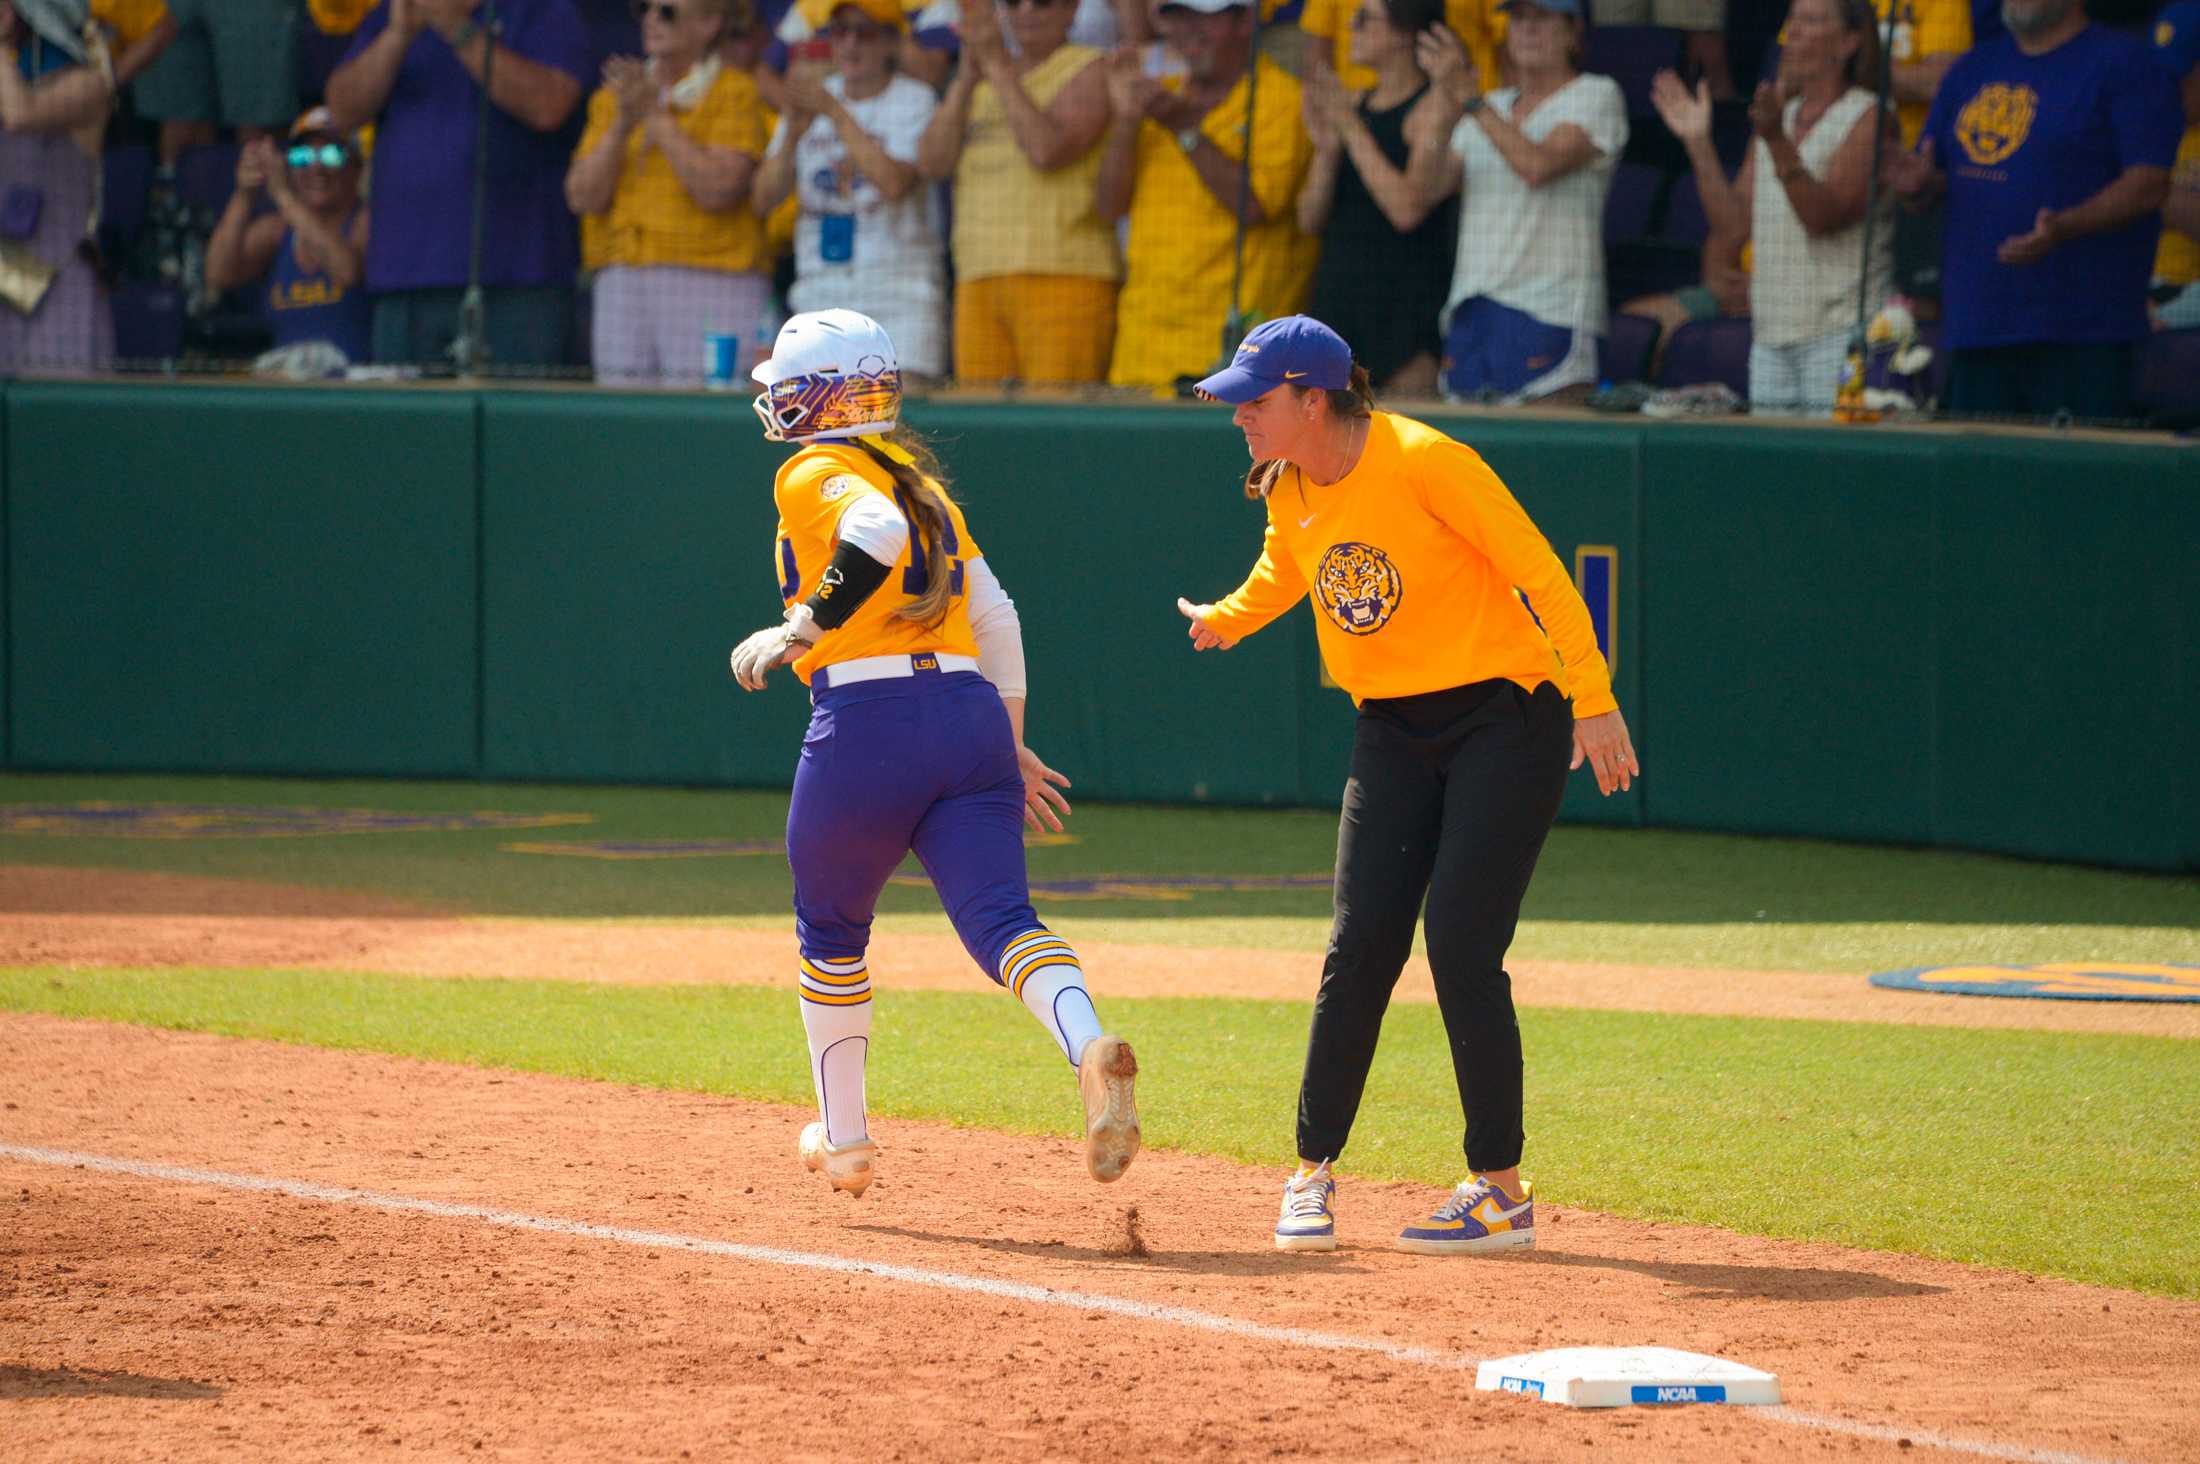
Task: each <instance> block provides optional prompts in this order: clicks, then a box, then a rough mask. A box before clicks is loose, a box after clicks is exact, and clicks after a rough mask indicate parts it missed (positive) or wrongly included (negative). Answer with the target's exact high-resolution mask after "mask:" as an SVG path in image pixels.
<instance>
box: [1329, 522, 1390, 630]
mask: <svg viewBox="0 0 2200 1464" xmlns="http://www.w3.org/2000/svg"><path fill="white" fill-rule="evenodd" d="M1314 596H1315V598H1316V599H1318V600H1320V601H1321V607H1322V609H1323V610H1325V611H1327V612H1328V615H1329V618H1330V619H1331V620H1334V621H1335V622H1337V628H1338V629H1340V630H1342V631H1343V632H1344V633H1345V634H1346V635H1373V634H1374V633H1375V632H1376V631H1378V630H1381V629H1382V628H1383V627H1384V626H1385V625H1388V624H1389V623H1390V617H1391V616H1393V615H1395V614H1397V613H1398V606H1399V604H1400V602H1402V601H1403V600H1404V599H1405V597H1406V586H1405V581H1404V579H1402V578H1401V577H1400V576H1399V574H1398V566H1397V565H1395V564H1392V563H1391V562H1390V556H1389V555H1388V554H1385V553H1384V552H1383V551H1382V550H1380V549H1378V548H1376V547H1375V546H1374V545H1373V544H1332V545H1330V546H1329V552H1328V553H1327V554H1324V555H1323V556H1322V562H1321V565H1320V567H1319V568H1317V569H1316V570H1315V571H1314Z"/></svg>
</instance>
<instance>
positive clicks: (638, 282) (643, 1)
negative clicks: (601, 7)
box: [565, 0, 771, 386]
mask: <svg viewBox="0 0 2200 1464" xmlns="http://www.w3.org/2000/svg"><path fill="white" fill-rule="evenodd" d="M746 3H747V0H637V3H636V5H635V7H634V8H635V10H636V12H637V13H638V15H639V17H640V20H641V30H642V50H643V52H644V56H643V57H641V58H637V57H633V56H614V57H612V58H611V59H610V60H608V61H606V62H605V63H604V69H603V85H602V86H601V87H599V88H598V89H597V91H596V94H595V95H594V96H593V97H591V98H590V99H589V103H588V128H587V131H586V132H584V133H583V134H582V136H581V141H580V146H579V147H578V148H576V149H575V150H574V153H573V165H572V167H571V168H570V169H569V170H568V171H567V172H566V175H565V198H566V202H567V203H569V204H570V205H572V208H573V211H574V212H575V213H577V214H580V215H582V216H584V217H588V218H593V219H600V220H602V221H603V234H602V236H601V246H600V247H601V251H602V252H601V260H600V264H601V267H600V268H599V269H598V270H597V272H596V276H595V284H594V287H593V289H592V291H591V302H590V304H591V309H592V310H593V312H594V328H593V330H592V332H591V346H590V354H591V357H592V362H591V364H593V365H594V367H595V369H596V379H597V380H598V381H601V382H608V383H613V384H628V385H647V384H659V385H676V386H691V385H697V384H700V383H701V381H702V379H703V338H704V337H705V336H706V335H710V334H730V335H731V336H733V337H734V338H735V339H736V340H751V339H754V338H755V336H756V334H757V325H758V322H759V320H760V319H761V318H762V317H763V314H764V312H765V311H766V309H767V308H768V306H769V300H770V295H771V279H770V275H769V269H770V259H769V255H768V252H767V247H766V244H765V240H764V223H763V220H761V219H759V218H758V217H757V216H756V215H755V214H754V213H752V212H750V210H749V207H748V199H749V184H750V182H751V181H752V180H753V179H754V177H755V175H756V165H757V160H758V159H759V158H761V157H762V156H763V153H764V140H765V132H764V103H763V99H762V97H760V96H759V95H758V93H757V90H756V83H755V82H754V81H753V80H751V79H750V78H749V76H748V74H747V73H746V72H743V71H740V70H738V69H736V68H734V67H731V66H728V65H726V64H725V63H724V62H723V61H722V60H720V58H719V55H718V45H719V41H720V40H721V39H722V37H723V35H724V33H725V31H726V28H727V24H728V20H729V16H730V14H731V12H732V11H733V10H734V9H736V8H745V6H746Z"/></svg>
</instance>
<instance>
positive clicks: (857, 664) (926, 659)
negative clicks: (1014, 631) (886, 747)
mask: <svg viewBox="0 0 2200 1464" xmlns="http://www.w3.org/2000/svg"><path fill="white" fill-rule="evenodd" d="M977 669H978V658H977V657H976V656H951V655H949V654H948V653H947V652H945V651H920V652H918V653H917V654H916V655H913V656H858V657H856V658H855V659H854V660H852V661H835V662H833V664H832V665H830V666H821V667H819V668H818V669H817V671H816V672H814V673H813V674H812V675H811V677H810V690H812V691H823V690H825V689H826V688H827V687H832V686H853V685H855V684H856V683H857V682H858V681H883V680H885V679H886V678H887V677H889V676H916V675H919V674H926V673H930V672H934V671H975V670H977Z"/></svg>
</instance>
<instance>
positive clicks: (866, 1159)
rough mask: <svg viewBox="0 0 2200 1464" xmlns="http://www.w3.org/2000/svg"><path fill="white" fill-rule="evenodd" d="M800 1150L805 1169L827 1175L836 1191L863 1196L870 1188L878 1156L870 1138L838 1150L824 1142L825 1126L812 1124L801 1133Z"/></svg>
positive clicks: (842, 1146) (843, 1146)
mask: <svg viewBox="0 0 2200 1464" xmlns="http://www.w3.org/2000/svg"><path fill="white" fill-rule="evenodd" d="M799 1148H800V1151H801V1154H802V1166H803V1168H805V1169H808V1170H811V1171H813V1172H815V1173H818V1174H822V1175H824V1176H825V1178H826V1179H828V1180H830V1181H831V1182H832V1186H833V1188H834V1189H836V1190H839V1191H841V1192H842V1193H843V1194H847V1195H854V1196H861V1195H862V1193H863V1192H864V1191H865V1190H867V1189H869V1188H870V1187H871V1181H872V1179H873V1178H874V1177H875V1168H874V1166H873V1164H872V1159H873V1158H874V1156H875V1155H876V1154H877V1153H878V1145H876V1144H874V1143H872V1142H871V1141H870V1140H869V1139H858V1140H856V1141H855V1142H854V1143H852V1144H842V1145H841V1146H840V1147H839V1148H837V1149H836V1148H834V1147H833V1146H832V1145H831V1144H828V1143H827V1142H825V1125H823V1124H822V1123H813V1124H811V1125H809V1126H808V1127H806V1128H804V1129H803V1130H802V1141H801V1144H800V1145H799Z"/></svg>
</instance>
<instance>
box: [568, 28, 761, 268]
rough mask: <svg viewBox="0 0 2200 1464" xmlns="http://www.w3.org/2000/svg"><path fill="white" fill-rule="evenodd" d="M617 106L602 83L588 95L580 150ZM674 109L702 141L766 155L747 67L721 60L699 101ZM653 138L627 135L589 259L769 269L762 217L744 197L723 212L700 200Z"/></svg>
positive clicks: (602, 130) (606, 125)
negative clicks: (723, 63) (623, 159)
mask: <svg viewBox="0 0 2200 1464" xmlns="http://www.w3.org/2000/svg"><path fill="white" fill-rule="evenodd" d="M618 113H619V103H618V98H617V97H616V96H615V95H614V94H613V93H612V90H611V88H609V87H599V88H597V90H596V94H595V95H594V96H592V97H590V98H589V99H588V130H587V131H586V132H584V133H583V134H582V135H581V141H580V152H581V153H583V154H585V153H587V152H589V151H591V150H593V149H594V148H595V147H596V146H597V144H598V143H600V142H601V141H602V140H603V138H604V136H605V134H606V133H608V132H609V131H610V130H611V127H612V124H613V122H614V121H615V120H616V119H617V117H618ZM672 115H673V118H674V119H675V120H676V121H677V122H678V123H679V125H680V130H681V131H682V132H684V133H686V134H687V135H688V136H689V137H691V138H693V139H694V140H695V141H697V142H699V143H702V144H704V145H705V146H708V147H727V148H732V149H734V150H735V151H737V152H745V153H747V154H748V155H749V156H750V157H752V158H760V157H762V156H763V154H764V144H765V142H766V137H765V132H764V102H763V98H762V97H760V96H759V95H758V94H757V90H756V83H755V81H753V80H752V79H750V77H749V75H748V73H747V72H745V71H740V70H736V69H735V68H733V67H731V66H725V67H721V68H720V69H719V72H718V75H717V77H716V79H715V80H713V81H712V82H711V85H710V90H709V91H707V92H705V93H704V94H703V97H702V100H700V101H698V102H697V103H696V104H695V106H694V107H692V108H690V109H688V110H686V111H681V110H678V109H675V110H674V111H673V113H672ZM648 142H649V139H648V134H647V133H646V132H645V131H644V130H643V129H642V128H639V127H637V128H635V129H634V130H633V131H632V132H631V133H629V134H628V135H627V140H626V163H625V167H624V168H623V170H622V171H621V172H620V174H619V186H618V191H617V192H616V193H614V194H613V195H612V199H611V210H610V212H609V213H608V214H606V215H605V216H604V227H603V229H602V230H601V232H600V233H599V234H598V235H597V237H596V238H595V239H594V240H592V241H590V242H591V245H592V248H591V253H593V254H595V256H596V257H595V259H594V260H593V261H592V262H593V263H594V264H595V265H596V266H597V267H599V268H601V267H604V266H609V265H620V264H623V265H652V264H675V265H686V266H688V267H690V268H693V269H722V270H731V271H737V272H747V271H754V270H764V269H769V268H770V267H771V256H770V254H769V253H768V252H767V250H766V248H765V244H764V224H763V221H762V220H761V219H759V218H757V217H756V215H755V214H754V213H753V212H751V211H750V209H749V208H748V206H747V205H746V204H742V205H740V206H738V207H735V208H731V209H726V210H722V211H718V212H713V211H711V210H709V209H706V208H704V207H702V206H701V205H700V204H698V203H697V202H696V201H695V199H694V198H693V197H692V196H691V195H690V194H689V193H688V191H687V185H685V184H683V183H682V182H681V181H680V175H679V174H678V173H677V172H675V171H674V170H673V166H672V160H671V159H670V158H668V157H666V156H665V154H664V153H663V151H662V150H661V149H659V148H656V147H653V146H649V145H648Z"/></svg>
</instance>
